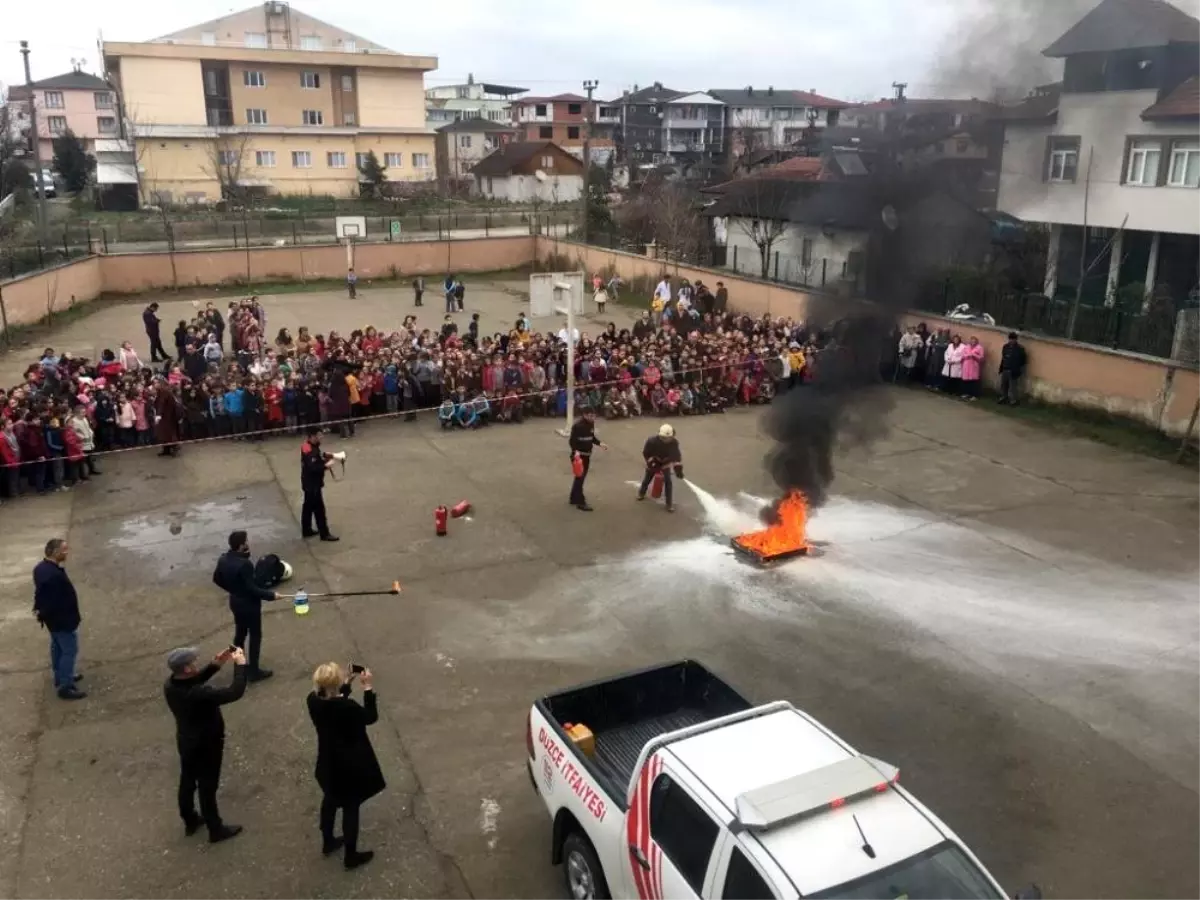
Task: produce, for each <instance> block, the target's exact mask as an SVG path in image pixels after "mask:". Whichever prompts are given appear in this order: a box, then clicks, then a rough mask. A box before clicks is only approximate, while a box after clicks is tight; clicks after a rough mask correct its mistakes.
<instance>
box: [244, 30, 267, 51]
mask: <svg viewBox="0 0 1200 900" xmlns="http://www.w3.org/2000/svg"><path fill="white" fill-rule="evenodd" d="M244 39H245V42H246V46H247V47H257V48H258V49H260V50H261V49H263V48H265V47H266V46H267V36H266V35H265V34H264V33H263V32H261V31H247V32H246V33H245V38H244Z"/></svg>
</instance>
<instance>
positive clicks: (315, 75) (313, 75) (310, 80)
mask: <svg viewBox="0 0 1200 900" xmlns="http://www.w3.org/2000/svg"><path fill="white" fill-rule="evenodd" d="M320 86H321V73H320V72H301V73H300V87H302V88H308V89H309V90H316V89H317V88H319V87H320Z"/></svg>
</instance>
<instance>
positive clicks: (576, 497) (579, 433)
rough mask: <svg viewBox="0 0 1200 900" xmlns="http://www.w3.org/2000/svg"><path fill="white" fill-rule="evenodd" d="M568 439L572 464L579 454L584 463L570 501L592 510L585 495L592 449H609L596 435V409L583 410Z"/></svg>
mask: <svg viewBox="0 0 1200 900" xmlns="http://www.w3.org/2000/svg"><path fill="white" fill-rule="evenodd" d="M568 441H569V443H570V445H571V464H572V465H574V464H575V457H576V455H578V457H579V461H580V462H581V463H582V465H583V472H582V474H579V475H576V476H575V480H574V481H572V482H571V499H570V503H571V505H572V506H574V507H575V508H576V509H580V510H583V511H584V512H591V511H592V507H591V506H589V505H588V502H587V499H586V498H585V497H584V496H583V483H584V482H585V481H587V476H588V470H589V469H591V467H592V450H593V449H595V448H596V447H599V448H600V449H601V450H607V449H608V446H607V445H606V444H605V443H604V442H603V441H601V440H600V438H599V437H597V436H596V411H595V410H594V409H590V408H588V409H584V410H582V411H581V415H580V417H579V418H578V419H576V420H575V424H574V425H572V426H571V434H570V437H569V438H568Z"/></svg>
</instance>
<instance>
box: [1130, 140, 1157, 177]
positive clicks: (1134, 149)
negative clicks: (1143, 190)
mask: <svg viewBox="0 0 1200 900" xmlns="http://www.w3.org/2000/svg"><path fill="white" fill-rule="evenodd" d="M1161 161H1162V142H1161V141H1148V140H1131V141H1130V142H1129V165H1128V166H1127V167H1126V169H1125V183H1126V184H1134V185H1138V186H1140V187H1151V186H1153V185H1156V184H1158V167H1159V164H1160V163H1161Z"/></svg>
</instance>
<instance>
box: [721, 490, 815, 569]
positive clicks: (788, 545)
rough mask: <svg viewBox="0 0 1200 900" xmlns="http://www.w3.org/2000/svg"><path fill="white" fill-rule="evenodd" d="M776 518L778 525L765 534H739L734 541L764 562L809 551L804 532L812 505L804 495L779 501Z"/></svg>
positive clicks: (796, 494)
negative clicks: (784, 555)
mask: <svg viewBox="0 0 1200 900" xmlns="http://www.w3.org/2000/svg"><path fill="white" fill-rule="evenodd" d="M775 515H776V522H775V524H773V525H770V526H768V527H767V528H764V529H763V530H762V531H751V532H747V533H746V534H739V535H738V536H737V537H735V538H734V539H733V541H734V543H735V544H737V545H738V546H740V547H742V548H743V549H745V550H749V551H750V552H751V553H754V554H755V555H757V556H758V557H760V558H762V559H771V558H772V557H775V556H781V555H783V554H785V553H797V552H802V551H805V550H807V549H808V541H807V540H806V539H805V534H804V531H805V526H806V524H807V522H808V504H807V503H806V502H805V500H804V495H803V494H801V493H800V492H799V491H792V492H791V493H789V494H788V495H787V496H786V497H784V498H783V499H782V500H780V501H779V506H778V507H777V508H776V510H775Z"/></svg>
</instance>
